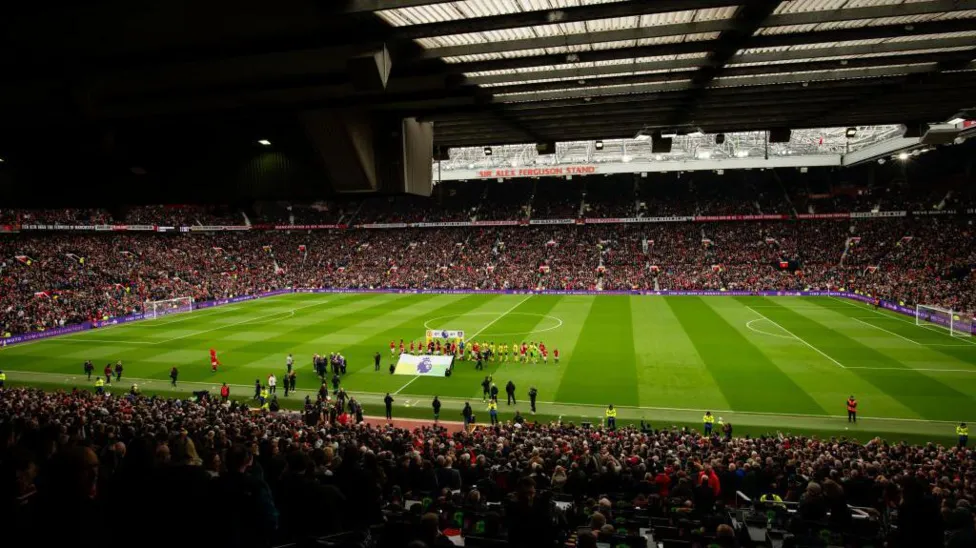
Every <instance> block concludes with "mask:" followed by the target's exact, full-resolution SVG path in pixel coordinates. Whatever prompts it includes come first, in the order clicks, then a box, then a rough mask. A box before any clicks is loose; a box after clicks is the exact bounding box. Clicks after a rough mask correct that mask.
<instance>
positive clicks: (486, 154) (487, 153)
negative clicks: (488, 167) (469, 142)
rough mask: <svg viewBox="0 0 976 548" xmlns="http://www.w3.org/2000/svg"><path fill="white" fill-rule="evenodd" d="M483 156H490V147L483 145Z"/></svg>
mask: <svg viewBox="0 0 976 548" xmlns="http://www.w3.org/2000/svg"><path fill="white" fill-rule="evenodd" d="M485 156H491V147H485Z"/></svg>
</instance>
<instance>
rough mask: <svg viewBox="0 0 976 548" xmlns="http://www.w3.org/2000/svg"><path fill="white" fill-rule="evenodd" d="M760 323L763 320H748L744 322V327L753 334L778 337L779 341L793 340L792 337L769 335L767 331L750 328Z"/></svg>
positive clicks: (776, 334)
mask: <svg viewBox="0 0 976 548" xmlns="http://www.w3.org/2000/svg"><path fill="white" fill-rule="evenodd" d="M761 321H764V319H763V318H756V319H754V320H749V321H748V322H746V327H747V328H749V330H750V331H752V332H753V333H759V334H760V335H768V336H770V337H779V338H781V339H787V340H793V337H792V336H787V335H780V334H779V333H770V332H768V331H763V330H762V329H756V328H755V327H753V326H752V324H753V323H755V322H761Z"/></svg>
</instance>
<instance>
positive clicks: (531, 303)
mask: <svg viewBox="0 0 976 548" xmlns="http://www.w3.org/2000/svg"><path fill="white" fill-rule="evenodd" d="M563 298H564V297H562V296H554V295H539V296H535V297H533V298H532V299H531V300H527V301H523V302H520V303H519V307H518V308H516V309H515V310H517V312H513V313H510V314H508V315H506V316H505V317H504V318H499V320H498V321H497V322H496V323H494V324H493V325H492V326H491V327H489V328H488V329H486V330H485V331H484V332H483V333H482V334H481V335H479V336H478V339H479V340H480V341H487V342H489V343H491V342H494V343H495V344H496V346H497V345H499V344H508V345H509V346H511V344H512V343H513V342H518V343H520V344H521V342H522V341H525V342H526V343H529V342H534V343H536V344H538V343H539V342H544V343H545V344H546V347H547V349H548V351H549V354H550V356H549V363H548V364H545V363H542V360H541V358H540V360H539V363H536V364H533V363H531V362H529V363H519V362H513V361H509V362H508V363H505V362H499V361H497V359H496V361H493V362H488V363H486V364H485V371H484V373H487V374H490V375H491V376H492V378H493V379H494V380H495V382H496V383H497V384H498V386H499V389H502V396H503V397H504V389H503V388H504V385H505V383H507V382H508V381H509V380H511V381H512V382H513V383H515V394H516V400H517V401H520V402H521V401H523V400H526V402H527V400H528V396H527V395H526V394H527V393H528V390H529V386H530V385H535V384H539V383H538V382H537V381H550V382H547V383H546V384H547V385H549V391H548V394H549V395H552V393H553V388H554V387H555V385H556V383H555V382H552V381H555V380H556V379H558V378H559V368H558V367H557V366H556V365H555V364H554V363H553V361H552V349H553V346H552V345H553V339H550V338H548V337H546V335H548V334H551V333H552V331H549V332H545V333H540V334H534V333H531V331H534V330H536V329H538V328H539V327H540V326H547V325H549V324H551V323H552V321H551V320H549V319H547V318H546V316H547V315H549V313H550V312H551V311H552V309H553V308H554V307H555V306H556V305H557V304H558V303H559V302H561V301H562V300H563ZM516 333H519V334H521V335H518V336H515V335H513V334H516ZM495 334H499V336H498V337H496V336H495ZM465 367H466V368H468V367H470V368H471V370H472V372H473V367H474V366H473V364H471V365H465ZM452 378H453V377H452ZM464 380H465V382H467V383H468V387H469V391H470V394H471V397H472V398H478V397H480V396H481V386H480V385H479V381H480V380H481V379H480V375H471V376H470V380H468V378H464ZM536 388H537V389H539V387H538V386H537V387H536ZM543 389H545V386H543V388H542V389H540V392H541V391H542V390H543ZM499 401H501V398H499ZM502 407H504V404H503V405H502ZM521 409H522V411H527V410H528V406H527V405H522V406H521Z"/></svg>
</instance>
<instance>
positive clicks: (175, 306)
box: [142, 297, 193, 318]
mask: <svg viewBox="0 0 976 548" xmlns="http://www.w3.org/2000/svg"><path fill="white" fill-rule="evenodd" d="M142 310H143V312H144V313H145V317H146V318H161V317H163V316H169V315H170V314H180V313H182V312H190V311H192V310H193V297H177V298H175V299H166V300H164V301H146V302H145V303H144V304H143V308H142Z"/></svg>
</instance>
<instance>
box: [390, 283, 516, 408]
mask: <svg viewBox="0 0 976 548" xmlns="http://www.w3.org/2000/svg"><path fill="white" fill-rule="evenodd" d="M531 298H532V295H528V296H526V297H525V298H524V299H522V300H521V301H519V302H517V303H515V306H513V307H512V308H509V309H508V310H506V311H505V312H502V313H501V314H499V315H498V317H497V318H495V319H494V320H491V321H490V322H488V323H487V324H485V326H484V327H482V328H481V329H479V330H477V331H475V332H474V334H472V335H471V336H470V337H468V338H469V339H474V338H475V337H477V336H478V335H480V334H482V333H483V332H484V331H485V330H486V329H488V328H489V327H491V326H493V325H495V323H496V322H498V320H500V319H502V318H504V317H505V316H508V315H509V314H510V313H511V312H513V311H515V309H516V308H518V307H520V306H522V305H523V304H525V301H527V300H529V299H531ZM420 377H421V376H420V375H417V376H415V377H414V378H412V379H410V380H409V381H407V382H406V384H404V385H403V386H401V387H400V388H397V391H396V392H393V394H399V393H400V392H402V391H403V389H404V388H406V387H408V386H410V385H411V384H413V382H414V381H416V380H417V379H419V378H420Z"/></svg>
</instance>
